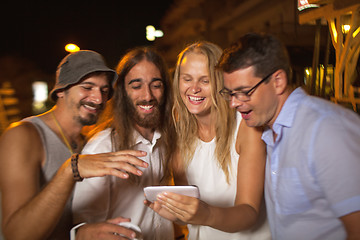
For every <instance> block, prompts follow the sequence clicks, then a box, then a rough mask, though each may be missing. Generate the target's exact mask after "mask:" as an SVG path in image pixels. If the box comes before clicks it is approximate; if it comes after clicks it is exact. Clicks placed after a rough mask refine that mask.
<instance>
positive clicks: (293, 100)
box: [262, 87, 307, 144]
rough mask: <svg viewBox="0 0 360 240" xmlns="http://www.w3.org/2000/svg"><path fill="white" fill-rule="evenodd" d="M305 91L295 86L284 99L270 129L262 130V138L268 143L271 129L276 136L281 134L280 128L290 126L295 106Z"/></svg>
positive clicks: (304, 94)
mask: <svg viewBox="0 0 360 240" xmlns="http://www.w3.org/2000/svg"><path fill="white" fill-rule="evenodd" d="M306 95H307V94H306V93H305V91H304V90H303V89H302V88H301V87H298V88H296V89H295V90H294V91H293V92H292V93H291V94H290V95H289V97H288V98H287V99H286V101H285V103H284V105H283V106H282V108H281V111H280V113H279V115H278V117H277V118H276V120H275V122H274V124H273V126H272V130H271V129H270V128H269V129H267V130H266V131H264V133H263V135H262V139H263V140H264V141H265V142H266V143H267V144H270V143H271V142H272V141H273V140H272V139H273V137H272V136H273V135H272V131H274V132H275V133H276V134H277V135H278V136H280V135H281V129H282V128H283V127H288V128H290V127H291V126H292V124H293V122H294V119H295V114H296V111H297V107H298V105H299V103H300V102H301V101H302V100H303V99H304V98H305V97H306Z"/></svg>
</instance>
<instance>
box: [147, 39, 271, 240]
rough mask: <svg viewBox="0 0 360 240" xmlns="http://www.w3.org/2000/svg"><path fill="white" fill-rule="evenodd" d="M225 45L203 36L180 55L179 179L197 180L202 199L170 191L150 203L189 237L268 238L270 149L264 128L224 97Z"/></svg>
mask: <svg viewBox="0 0 360 240" xmlns="http://www.w3.org/2000/svg"><path fill="white" fill-rule="evenodd" d="M221 54H222V50H221V49H220V48H219V47H218V46H217V45H215V44H213V43H210V42H206V41H202V42H198V43H194V44H192V45H189V46H188V47H187V48H185V49H184V50H183V51H182V52H181V53H180V54H179V57H178V61H177V64H176V69H175V74H174V80H173V88H174V97H175V99H174V107H173V118H174V121H175V125H176V130H177V133H178V142H179V143H178V148H177V152H176V154H175V157H174V158H173V162H172V168H173V174H174V181H175V184H176V185H196V186H198V187H199V190H200V199H197V198H192V197H187V196H184V195H179V194H175V193H170V192H165V193H163V194H161V195H158V198H157V201H155V203H154V204H150V203H149V205H150V207H152V208H153V209H154V210H155V211H156V212H158V213H159V214H160V215H162V216H163V217H166V218H168V219H170V220H172V221H176V222H178V223H186V224H188V229H189V235H188V239H191V240H193V239H204V240H205V239H206V240H211V239H216V240H218V239H227V240H228V239H257V240H258V239H270V238H271V236H270V231H269V228H268V224H267V221H266V217H265V209H263V207H262V206H263V185H264V169H265V158H266V151H265V145H264V143H263V142H262V140H261V133H262V132H261V131H260V130H259V129H255V128H249V127H247V126H246V124H245V122H244V121H241V119H242V118H241V115H240V114H239V113H238V114H237V113H235V111H234V110H231V109H230V108H229V106H228V103H227V101H226V100H224V99H223V98H222V96H221V95H220V94H219V91H220V90H221V89H222V88H223V77H222V73H221V72H219V71H218V70H216V68H215V66H216V64H217V61H218V59H219V58H220V56H221Z"/></svg>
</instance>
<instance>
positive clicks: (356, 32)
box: [353, 27, 360, 38]
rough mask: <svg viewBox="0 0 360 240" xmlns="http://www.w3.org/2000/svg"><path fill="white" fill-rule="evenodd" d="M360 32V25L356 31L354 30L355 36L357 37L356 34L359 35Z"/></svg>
mask: <svg viewBox="0 0 360 240" xmlns="http://www.w3.org/2000/svg"><path fill="white" fill-rule="evenodd" d="M359 32H360V27H358V28H357V29H356V30H355V31H354V32H353V38H355V37H356V35H358V34H359Z"/></svg>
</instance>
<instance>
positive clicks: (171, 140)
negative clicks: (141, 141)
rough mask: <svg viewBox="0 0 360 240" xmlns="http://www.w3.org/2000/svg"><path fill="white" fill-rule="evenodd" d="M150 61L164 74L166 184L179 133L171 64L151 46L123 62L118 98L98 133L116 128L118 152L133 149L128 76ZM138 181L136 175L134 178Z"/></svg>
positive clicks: (135, 51) (130, 53)
mask: <svg viewBox="0 0 360 240" xmlns="http://www.w3.org/2000/svg"><path fill="white" fill-rule="evenodd" d="M144 59H146V60H147V61H149V62H151V63H153V64H154V65H155V66H156V67H157V68H158V69H159V71H160V74H161V79H162V82H163V85H164V96H163V98H164V104H162V105H161V106H160V112H161V118H160V123H159V126H158V129H157V130H158V131H159V132H160V133H161V139H160V140H159V141H160V144H161V145H162V146H163V147H164V149H165V156H163V157H162V158H160V159H162V161H163V162H162V167H163V169H164V177H163V179H162V180H163V181H167V180H169V179H170V176H171V173H170V170H169V160H170V158H171V156H172V154H173V153H174V152H175V149H176V139H177V136H176V132H175V127H174V123H173V121H172V118H171V110H172V105H173V97H172V86H171V83H170V76H169V72H168V68H167V65H166V63H165V61H164V60H163V58H162V57H161V55H160V54H159V53H158V52H157V51H156V50H154V49H153V48H151V47H136V48H134V49H131V50H129V51H128V52H127V53H126V54H125V55H124V56H123V57H122V58H121V60H120V61H119V63H118V65H117V67H116V72H117V73H118V75H119V78H118V80H117V82H116V84H115V86H114V96H113V98H112V99H111V100H110V101H109V103H108V105H107V108H106V109H105V111H104V113H103V115H102V118H101V124H100V125H99V128H98V129H97V131H99V130H101V129H104V128H106V127H112V128H113V131H114V132H115V136H116V151H119V150H124V149H130V148H131V146H133V145H134V141H135V139H133V132H134V131H135V128H134V121H133V118H132V116H131V115H130V114H129V109H128V105H127V104H125V101H126V98H127V94H126V90H125V77H126V75H127V74H128V73H129V72H130V70H131V69H132V68H133V67H134V66H135V65H136V64H138V63H139V62H141V61H142V60H144ZM130 178H131V179H134V178H135V179H136V176H130Z"/></svg>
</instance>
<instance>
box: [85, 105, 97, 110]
mask: <svg viewBox="0 0 360 240" xmlns="http://www.w3.org/2000/svg"><path fill="white" fill-rule="evenodd" d="M84 107H86V108H88V109H91V110H96V108H95V107H92V106H89V105H84Z"/></svg>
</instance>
